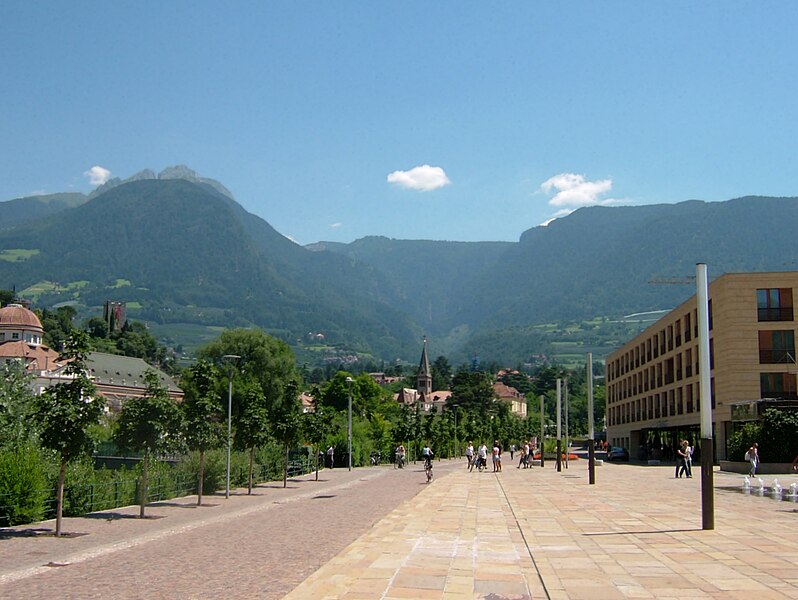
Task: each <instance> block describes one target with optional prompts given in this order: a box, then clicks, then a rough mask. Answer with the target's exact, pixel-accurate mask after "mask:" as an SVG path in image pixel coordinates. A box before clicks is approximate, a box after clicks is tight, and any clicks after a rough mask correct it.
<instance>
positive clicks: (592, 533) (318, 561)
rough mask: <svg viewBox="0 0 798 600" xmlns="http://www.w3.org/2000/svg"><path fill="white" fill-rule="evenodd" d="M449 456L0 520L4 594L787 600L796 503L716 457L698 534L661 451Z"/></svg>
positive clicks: (796, 569)
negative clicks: (107, 509) (653, 459)
mask: <svg viewBox="0 0 798 600" xmlns="http://www.w3.org/2000/svg"><path fill="white" fill-rule="evenodd" d="M462 465H463V463H460V462H455V461H452V462H446V461H443V462H441V463H436V478H435V480H434V481H433V482H432V483H431V484H429V485H426V484H425V483H423V472H422V471H421V468H420V465H411V467H410V468H408V469H405V470H403V471H398V470H394V469H391V468H390V467H388V468H385V467H381V468H368V469H356V470H354V471H352V472H351V473H350V472H347V471H345V470H335V471H333V472H324V473H323V474H322V481H320V482H313V481H310V479H312V477H305V478H298V479H296V480H291V481H289V488H288V489H286V490H283V489H281V486H280V485H279V484H271V485H269V486H263V487H259V488H256V491H255V492H256V493H255V495H254V496H246V495H245V494H244V493H242V491H241V490H237V491H236V493H235V494H234V495H233V496H232V497H231V499H230V500H227V501H226V500H225V499H224V498H223V497H219V496H214V497H207V498H206V500H207V502H208V503H209V504H210V506H207V507H201V508H196V507H193V503H194V502H195V501H196V497H188V498H185V499H180V500H173V501H170V502H166V503H157V504H156V505H153V506H151V507H149V508H148V514H150V515H152V516H153V517H157V518H153V519H145V520H143V521H142V520H139V519H135V518H131V515H134V514H135V513H136V511H137V507H128V508H126V509H119V510H117V511H111V513H107V514H106V515H94V516H93V517H91V518H83V519H67V520H66V525H65V529H66V530H67V531H72V532H78V533H84V534H86V535H83V536H80V537H74V538H70V539H67V540H63V539H62V540H56V539H54V538H52V537H39V536H28V535H24V532H25V531H30V530H35V529H47V528H51V527H52V523H43V524H40V525H38V526H29V527H27V528H24V527H23V528H14V530H11V531H9V530H0V598H26V599H28V598H30V599H35V598H111V597H113V598H168V599H171V598H198V599H199V598H219V597H224V598H281V597H286V598H288V599H291V600H297V599H302V600H304V599H317V598H319V599H324V598H329V599H333V598H335V599H338V598H340V599H351V598H363V599H369V600H372V599H399V598H435V599H444V600H455V599H456V600H460V599H467V600H468V599H486V600H526V599H531V598H536V599H537V598H556V599H581V598H585V599H587V598H589V599H590V600H596V599H605V598H606V599H615V598H618V599H626V598H680V599H681V598H731V599H735V598H740V599H742V598H745V599H747V600H750V599H752V598H756V599H757V600H759V599H769V598H798V535H796V534H795V531H796V525H798V501H792V500H786V501H785V500H777V499H774V498H773V497H772V496H771V495H770V494H769V493H768V490H766V491H765V493H764V494H759V493H758V491H757V490H756V489H755V490H754V491H753V493H748V494H743V493H741V489H742V488H741V484H742V480H743V478H742V476H740V475H736V474H728V473H721V472H718V471H716V472H715V474H714V478H715V529H714V530H712V531H704V530H702V529H701V492H700V481H699V479H697V478H694V479H675V478H674V477H673V467H672V466H671V467H669V466H661V467H660V466H640V465H635V464H605V465H603V466H601V467H600V468H597V470H596V477H597V483H596V485H589V484H588V481H587V465H586V462H585V461H571V462H570V464H569V468H568V469H563V471H561V472H559V473H558V472H556V470H555V468H554V465H553V464H551V463H547V465H546V467H545V468H539V467H536V468H531V469H513V468H511V467H509V466H508V468H506V469H505V471H504V472H503V473H500V474H494V473H492V472H489V471H485V472H483V473H477V472H468V471H467V470H466V469H465V468H464V467H463V466H462ZM779 479H780V480H781V484H782V486H783V487H784V489H785V490H786V491H789V485H790V483H793V482H798V477H791V476H786V477H780V478H779ZM772 482H773V478H772V477H771V476H768V477H766V478H765V485H766V486H771V485H772ZM795 500H798V498H796V499H795ZM48 564H49V565H64V566H62V567H58V566H45V565H48Z"/></svg>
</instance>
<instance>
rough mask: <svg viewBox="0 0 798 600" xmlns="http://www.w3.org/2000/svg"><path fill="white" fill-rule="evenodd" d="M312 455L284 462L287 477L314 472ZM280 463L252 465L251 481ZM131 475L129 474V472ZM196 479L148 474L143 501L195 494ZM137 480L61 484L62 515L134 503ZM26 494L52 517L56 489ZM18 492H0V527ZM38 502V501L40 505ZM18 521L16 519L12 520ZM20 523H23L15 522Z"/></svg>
mask: <svg viewBox="0 0 798 600" xmlns="http://www.w3.org/2000/svg"><path fill="white" fill-rule="evenodd" d="M315 469H316V462H315V460H314V459H313V457H307V458H297V459H294V460H289V462H288V477H298V476H301V475H305V474H308V473H311V472H313V471H315ZM239 471H240V472H239V473H238V475H239V477H238V481H239V482H245V481H247V476H248V470H247V469H246V468H243V467H242V468H241V469H240V470H239ZM282 474H283V463H274V464H256V465H254V467H253V471H252V478H253V484H258V483H263V482H266V481H276V480H278V479H281V478H282ZM131 475H132V473H131ZM197 484H198V481H197V479H196V478H194V477H180V476H175V477H171V476H169V477H164V476H162V475H160V474H155V475H151V477H150V479H149V482H148V485H147V502H148V503H149V502H161V501H163V500H169V499H171V498H179V497H183V496H190V495H193V494H196V493H197ZM139 485H140V480H139V477H137V476H131V477H126V478H120V479H115V480H113V481H108V482H93V483H87V484H69V483H68V482H67V483H66V484H65V485H64V503H63V514H64V516H67V517H76V516H82V515H86V514H90V513H94V512H99V511H104V510H112V509H114V508H121V507H123V506H131V505H135V504H138V503H139V501H140V491H139ZM28 496H29V497H37V498H44V501H43V504H44V514H43V519H44V520H47V519H52V518H55V513H56V502H57V499H56V490H55V489H54V488H52V489H40V490H31V491H30V492H29V493H28ZM18 498H19V494H0V527H8V526H10V525H12V522H11V519H12V514H13V513H14V509H15V508H16V507H17V502H16V500H17V499H18ZM41 503H42V501H41V500H39V505H40V506H41ZM14 520H15V521H18V520H19V519H14ZM15 524H20V525H21V524H23V523H15Z"/></svg>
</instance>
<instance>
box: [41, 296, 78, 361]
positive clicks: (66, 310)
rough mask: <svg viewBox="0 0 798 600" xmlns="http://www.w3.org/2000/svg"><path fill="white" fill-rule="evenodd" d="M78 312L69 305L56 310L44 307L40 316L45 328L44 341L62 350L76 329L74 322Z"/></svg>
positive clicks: (51, 346)
mask: <svg viewBox="0 0 798 600" xmlns="http://www.w3.org/2000/svg"><path fill="white" fill-rule="evenodd" d="M76 314H77V311H76V310H75V309H74V308H73V307H72V306H69V305H66V306H59V307H58V308H57V309H55V310H54V311H53V310H49V309H47V308H44V309H42V310H41V311H40V312H39V315H38V316H39V320H40V321H41V323H42V327H43V328H44V343H45V344H47V345H48V346H50V348H53V349H54V350H58V351H61V349H62V348H63V347H64V344H65V343H66V341H67V339H68V338H69V336H70V335H71V334H72V331H73V330H74V329H75V327H74V325H73V324H72V322H73V320H74V319H75V315H76Z"/></svg>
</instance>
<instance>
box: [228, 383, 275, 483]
mask: <svg viewBox="0 0 798 600" xmlns="http://www.w3.org/2000/svg"><path fill="white" fill-rule="evenodd" d="M241 398H242V401H241V402H240V405H239V410H238V413H237V416H236V418H235V429H236V431H235V438H234V441H235V446H236V449H238V450H246V451H248V452H249V472H248V474H247V494H252V470H253V467H254V464H255V449H256V448H258V447H259V446H262V445H263V444H265V443H266V442H267V441H268V439H269V429H268V423H269V411H268V408H267V405H266V397H265V396H264V394H263V391H262V390H261V389H260V387H259V386H257V385H250V386H248V388H247V389H246V390H245V391H244V393H243V394H242V395H241Z"/></svg>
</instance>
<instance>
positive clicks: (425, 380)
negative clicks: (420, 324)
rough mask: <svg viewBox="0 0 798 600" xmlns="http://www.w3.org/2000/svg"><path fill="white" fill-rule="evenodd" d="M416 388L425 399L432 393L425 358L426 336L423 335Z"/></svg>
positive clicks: (426, 359)
mask: <svg viewBox="0 0 798 600" xmlns="http://www.w3.org/2000/svg"><path fill="white" fill-rule="evenodd" d="M416 390H417V391H418V393H419V394H420V395H421V396H422V397H423V398H424V399H425V400H427V401H429V397H430V396H431V394H432V371H430V368H429V359H428V358H427V337H426V336H424V348H423V349H422V350H421V363H420V364H419V365H418V376H417V377H416Z"/></svg>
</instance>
